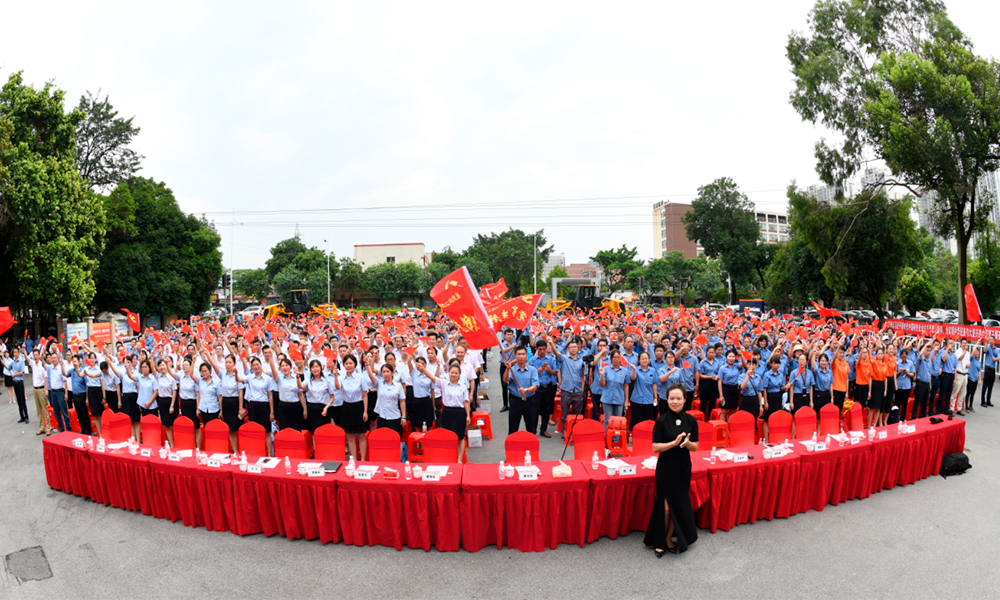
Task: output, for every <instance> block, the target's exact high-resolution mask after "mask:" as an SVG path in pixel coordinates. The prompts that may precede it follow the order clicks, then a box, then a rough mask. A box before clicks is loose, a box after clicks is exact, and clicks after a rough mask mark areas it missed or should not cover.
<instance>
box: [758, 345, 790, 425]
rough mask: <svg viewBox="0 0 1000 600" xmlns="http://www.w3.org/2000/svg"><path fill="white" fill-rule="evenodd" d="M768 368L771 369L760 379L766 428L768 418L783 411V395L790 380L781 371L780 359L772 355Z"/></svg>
mask: <svg viewBox="0 0 1000 600" xmlns="http://www.w3.org/2000/svg"><path fill="white" fill-rule="evenodd" d="M768 366H769V367H771V368H770V369H768V370H767V372H765V373H764V375H763V377H761V378H760V385H761V391H762V392H763V394H764V424H765V427H766V426H767V419H768V417H770V416H771V414H772V413H773V412H775V411H778V410H781V405H782V401H781V399H782V395H783V394H784V390H785V386H786V385H787V384H788V378H786V377H785V374H784V373H783V372H782V371H781V358H780V357H778V356H777V355H775V354H772V355H771V359H770V360H769V361H768Z"/></svg>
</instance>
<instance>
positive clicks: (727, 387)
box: [719, 349, 742, 420]
mask: <svg viewBox="0 0 1000 600" xmlns="http://www.w3.org/2000/svg"><path fill="white" fill-rule="evenodd" d="M741 375H742V373H741V371H740V368H739V366H738V364H737V362H736V351H735V350H732V349H730V350H728V351H726V364H725V365H723V366H721V367H719V398H720V399H721V400H722V419H723V420H728V418H729V414H730V413H732V412H734V411H737V410H739V408H740V387H739V385H740V380H741Z"/></svg>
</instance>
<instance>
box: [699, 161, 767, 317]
mask: <svg viewBox="0 0 1000 600" xmlns="http://www.w3.org/2000/svg"><path fill="white" fill-rule="evenodd" d="M681 220H682V221H684V223H685V229H686V230H687V237H688V239H689V240H691V241H694V242H697V243H699V244H701V246H702V247H703V248H704V249H705V256H707V257H709V258H717V259H719V261H720V262H721V263H722V268H723V269H724V270H726V271H728V272H729V280H730V282H731V283H730V293H731V294H732V297H733V298H735V297H736V285H737V284H738V283H746V282H752V281H754V279H753V276H754V275H757V276H758V279H757V280H758V281H759V282H760V284H761V285H763V283H764V281H763V270H761V269H759V268H758V267H760V266H761V265H762V264H763V263H764V262H765V261H764V260H762V257H761V255H760V250H759V249H758V248H757V240H759V239H760V228H759V226H758V225H757V219H756V216H755V213H754V205H753V202H751V201H750V199H749V198H747V196H746V194H744V193H743V192H741V191H740V189H739V186H737V185H736V182H734V181H733V180H732V179H730V178H728V177H722V178H719V179H716V180H715V181H713V182H712V183H710V184H708V185H703V186H701V187H700V188H698V197H697V198H695V199H694V200H692V201H691V210H689V211H688V212H687V213H685V214H684V216H683V217H682V218H681Z"/></svg>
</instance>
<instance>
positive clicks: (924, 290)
mask: <svg viewBox="0 0 1000 600" xmlns="http://www.w3.org/2000/svg"><path fill="white" fill-rule="evenodd" d="M935 300H936V295H935V293H934V287H933V286H932V285H931V282H930V281H928V279H927V274H926V273H924V272H923V271H915V270H913V269H911V268H909V267H907V269H906V271H905V272H904V273H903V277H902V278H900V280H899V301H900V302H901V303H902V304H903V306H905V307H906V308H907V309H908V310H909V311H910V312H911V313H916V312H917V311H921V310H927V309H929V308H933V307H934V303H935Z"/></svg>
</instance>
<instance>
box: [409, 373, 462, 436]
mask: <svg viewBox="0 0 1000 600" xmlns="http://www.w3.org/2000/svg"><path fill="white" fill-rule="evenodd" d="M417 369H419V370H420V372H421V373H422V374H423V375H424V376H425V377H427V378H428V379H430V380H431V381H432V382H434V387H435V388H437V390H438V391H439V392H440V393H441V403H442V405H443V406H444V410H443V412H442V413H441V423H440V424H441V427H442V428H444V429H447V430H448V431H451V432H452V433H454V434H455V435H456V436H458V455H459V456H462V453H463V452H465V431H466V429H465V428H466V427H468V426H469V425H471V424H472V413H471V412H470V411H471V410H472V409H471V408H470V407H471V406H472V388H468V387H466V386H465V385H464V384H463V383H461V382H460V381H459V380H460V378H461V377H462V367H461V366H459V365H458V364H454V365H451V366H450V367H448V381H445V380H444V378H443V377H436V376H435V375H434V373H431V372H430V371H429V370H428V369H427V367H425V366H424V365H422V364H420V363H418V364H417Z"/></svg>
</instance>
